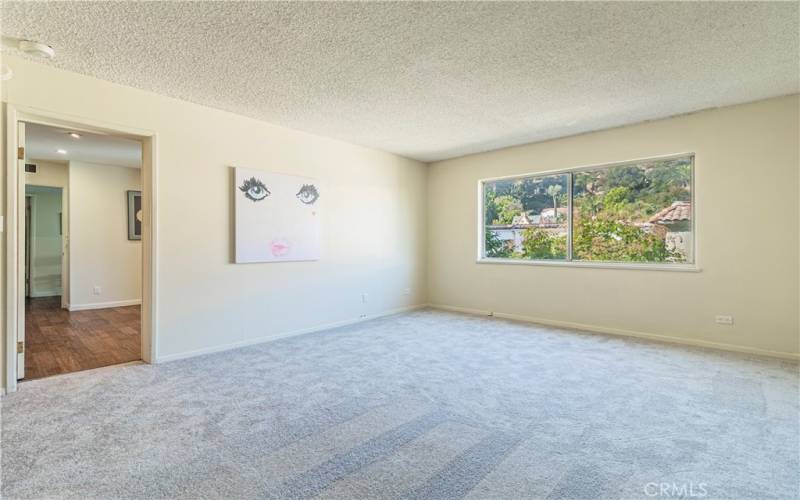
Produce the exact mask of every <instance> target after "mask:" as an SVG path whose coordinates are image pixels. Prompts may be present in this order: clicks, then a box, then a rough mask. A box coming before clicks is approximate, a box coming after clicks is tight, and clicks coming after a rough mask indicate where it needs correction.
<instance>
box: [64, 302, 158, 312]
mask: <svg viewBox="0 0 800 500" xmlns="http://www.w3.org/2000/svg"><path fill="white" fill-rule="evenodd" d="M141 303H142V299H131V300H117V301H114V302H97V303H95V304H69V305H68V306H67V309H68V310H70V311H87V310H89V309H108V308H110V307H125V306H138V305H140V304H141Z"/></svg>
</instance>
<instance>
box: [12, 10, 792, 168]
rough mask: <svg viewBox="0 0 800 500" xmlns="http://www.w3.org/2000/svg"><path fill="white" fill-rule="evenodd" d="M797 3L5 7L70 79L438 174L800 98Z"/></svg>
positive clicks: (21, 33)
mask: <svg viewBox="0 0 800 500" xmlns="http://www.w3.org/2000/svg"><path fill="white" fill-rule="evenodd" d="M798 5H799V4H798V3H797V2H784V3H781V2H752V3H726V2H720V3H714V2H707V3H695V2H664V3H662V2H619V3H600V2H593V3H573V2H566V3H561V2H528V3H505V2H503V3H494V2H492V3H482V2H481V3H466V2H441V3H433V2H427V3H412V2H398V3H355V2H352V3H349V2H348V3H344V2H343V3H338V2H337V3H329V2H320V3H316V2H315V3H300V2H269V3H267V2H111V3H106V2H10V1H3V2H2V11H1V14H2V24H0V28H2V32H3V34H4V35H6V36H11V37H17V38H28V39H34V40H37V41H42V42H45V43H48V44H50V45H52V46H53V47H54V48H55V50H56V58H55V59H54V60H53V61H51V62H49V63H48V64H52V65H53V66H56V67H59V68H64V69H68V70H71V71H76V72H78V73H84V74H87V75H91V76H95V77H98V78H101V79H104V80H111V81H114V82H119V83H122V84H125V85H130V86H133V87H139V88H142V89H147V90H151V91H154V92H157V93H160V94H165V95H169V96H173V97H177V98H180V99H185V100H187V101H192V102H196V103H201V104H205V105H208V106H212V107H215V108H221V109H225V110H228V111H232V112H234V113H239V114H242V115H247V116H251V117H255V118H259V119H262V120H266V121H268V122H272V123H275V124H279V125H283V126H287V127H291V128H295V129H300V130H305V131H308V132H312V133H316V134H320V135H324V136H329V137H334V138H338V139H342V140H345V141H348V142H352V143H356V144H362V145H365V146H370V147H374V148H378V149H382V150H386V151H391V152H394V153H398V154H401V155H404V156H408V157H411V158H417V159H420V160H423V161H431V160H437V159H443V158H449V157H454V156H460V155H464V154H468V153H473V152H479V151H486V150H490V149H496V148H500V147H504V146H509V145H514V144H521V143H526V142H533V141H539V140H544V139H549V138H553V137H560V136H565V135H571V134H576V133H580V132H586V131H590V130H597V129H602V128H608V127H613V126H618V125H624V124H629V123H635V122H639V121H643V120H648V119H655V118H660V117H665V116H670V115H675V114H680V113H685V112H689V111H695V110H698V109H704V108H709V107H714V106H720V105H727V104H734V103H740V102H746V101H753V100H757V99H762V98H766V97H771V96H776V95H784V94H789V93H795V92H798V87H799V86H800V83H798V79H799V78H800V76H799V75H800V67H799V65H800V55H799V54H798V50H799V49H798V47H799V46H800V40H799V39H798V31H799V30H800V28H798V26H800V23H799V21H800V19H799V18H798V16H799V14H798Z"/></svg>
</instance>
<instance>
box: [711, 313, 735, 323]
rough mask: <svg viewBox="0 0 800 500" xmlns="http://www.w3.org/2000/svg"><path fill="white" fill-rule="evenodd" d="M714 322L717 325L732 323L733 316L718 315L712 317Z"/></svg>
mask: <svg viewBox="0 0 800 500" xmlns="http://www.w3.org/2000/svg"><path fill="white" fill-rule="evenodd" d="M714 322H715V323H716V324H718V325H732V324H733V316H728V315H724V314H721V315H718V316H716V317H714Z"/></svg>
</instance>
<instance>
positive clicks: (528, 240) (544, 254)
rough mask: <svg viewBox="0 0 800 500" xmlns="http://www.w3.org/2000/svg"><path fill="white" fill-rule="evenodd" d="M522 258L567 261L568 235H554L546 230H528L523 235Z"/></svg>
mask: <svg viewBox="0 0 800 500" xmlns="http://www.w3.org/2000/svg"><path fill="white" fill-rule="evenodd" d="M522 256H523V257H524V258H526V259H534V260H546V259H565V258H566V257H567V238H566V235H563V236H562V235H556V234H552V233H550V232H549V231H547V230H545V229H538V228H536V229H526V230H525V232H524V233H523V234H522Z"/></svg>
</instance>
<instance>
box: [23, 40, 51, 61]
mask: <svg viewBox="0 0 800 500" xmlns="http://www.w3.org/2000/svg"><path fill="white" fill-rule="evenodd" d="M18 47H19V50H21V51H22V52H25V53H26V54H28V55H30V56H34V57H39V58H41V59H52V58H53V57H54V56H55V55H56V51H55V50H53V47H51V46H49V45H45V44H43V43H40V42H34V41H31V40H20V41H19V45H18Z"/></svg>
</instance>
